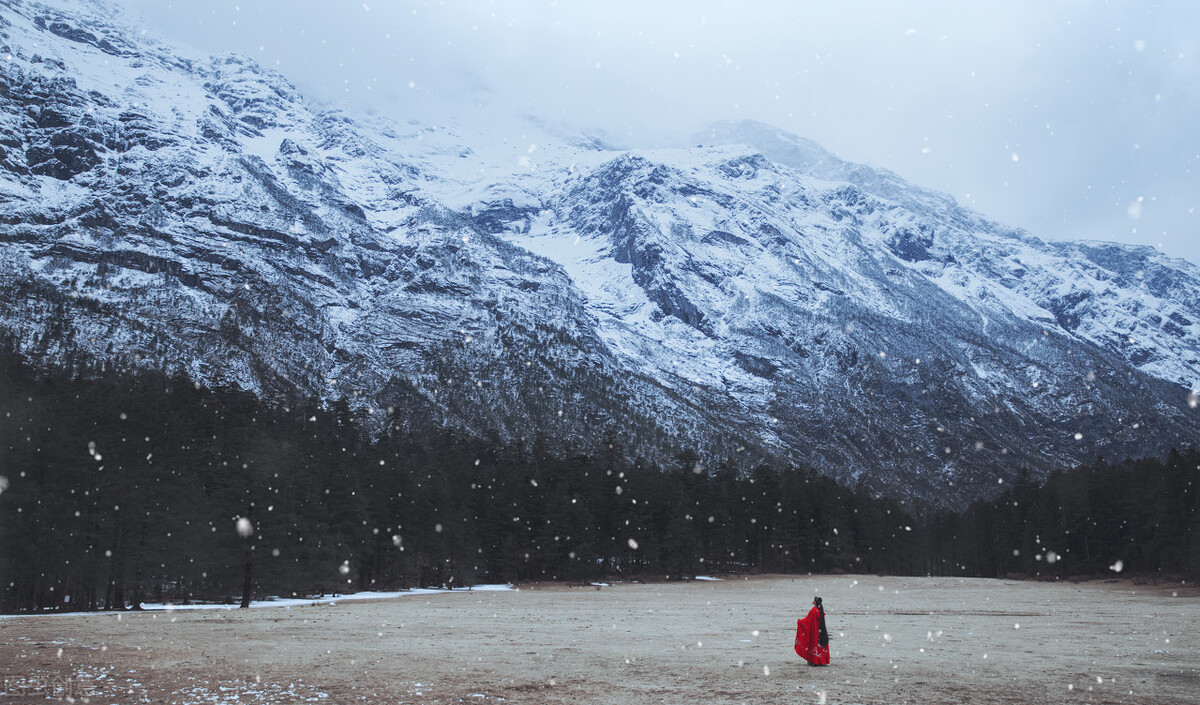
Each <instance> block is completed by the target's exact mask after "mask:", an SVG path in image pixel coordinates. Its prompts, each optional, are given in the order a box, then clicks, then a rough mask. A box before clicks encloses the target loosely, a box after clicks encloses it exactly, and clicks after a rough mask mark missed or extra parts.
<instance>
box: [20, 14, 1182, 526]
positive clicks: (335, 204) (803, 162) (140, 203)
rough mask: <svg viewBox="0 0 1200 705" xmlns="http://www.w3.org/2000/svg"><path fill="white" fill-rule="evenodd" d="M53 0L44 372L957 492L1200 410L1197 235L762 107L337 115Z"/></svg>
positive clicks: (37, 290) (41, 321)
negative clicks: (683, 120)
mask: <svg viewBox="0 0 1200 705" xmlns="http://www.w3.org/2000/svg"><path fill="white" fill-rule="evenodd" d="M56 7H57V9H55V8H52V7H48V6H46V5H41V4H38V3H34V2H28V1H26V0H0V59H2V63H0V122H2V123H3V127H4V131H3V134H4V138H3V139H0V242H3V249H2V250H0V299H2V300H3V302H4V305H3V307H2V311H0V329H2V330H3V332H4V334H5V335H6V336H8V337H10V338H11V340H12V345H13V346H15V347H16V348H17V349H18V350H19V351H20V352H22V353H23V354H24V355H26V356H27V357H29V358H31V359H34V360H37V361H39V362H41V363H42V364H55V365H67V366H73V367H100V366H103V367H105V368H107V367H110V366H117V367H121V368H156V369H163V370H167V371H170V372H182V373H184V374H187V375H189V376H191V377H192V378H194V379H196V380H197V381H199V382H204V383H206V384H218V385H219V384H227V385H234V386H237V387H240V388H244V389H249V390H253V391H255V392H257V393H258V394H260V395H262V396H264V397H267V398H270V399H275V400H279V401H286V400H287V399H290V398H294V397H296V396H315V397H318V398H321V399H324V400H327V401H334V400H339V399H345V400H347V401H348V402H349V403H350V405H351V407H352V408H354V409H356V410H357V411H358V412H359V413H360V414H361V415H362V417H363V418H364V419H365V421H366V423H367V424H368V425H369V426H370V427H372V428H374V429H379V428H380V427H382V426H383V425H384V424H385V423H387V424H395V425H403V426H405V427H408V428H412V429H427V428H436V427H455V428H461V429H464V430H465V431H467V432H470V433H474V434H478V435H481V436H491V435H494V436H496V437H498V438H500V439H504V440H508V441H516V440H519V439H522V438H524V439H530V438H532V437H539V438H544V439H547V442H549V443H550V444H551V445H552V446H554V447H555V448H556V450H558V451H560V452H566V451H569V450H587V449H590V448H594V447H597V446H599V445H600V444H601V443H606V442H608V441H610V440H612V441H616V442H619V443H620V444H621V445H622V446H623V447H624V448H625V449H626V451H627V452H629V453H631V454H640V455H642V456H644V457H647V458H653V459H657V460H660V461H666V460H669V459H670V458H671V457H672V456H673V455H674V454H675V453H676V452H678V451H679V450H681V449H683V448H693V449H699V450H700V451H702V452H703V453H704V454H705V455H706V456H707V457H709V458H711V459H712V460H714V461H719V460H725V459H729V460H731V461H733V462H736V463H738V464H740V465H741V466H743V467H745V466H747V465H749V464H752V463H754V462H758V461H761V460H769V461H773V462H798V463H806V464H809V465H812V466H814V467H816V468H818V469H820V470H821V471H823V472H826V473H828V474H830V475H833V476H836V477H839V478H841V479H843V480H846V481H861V482H864V483H866V485H867V486H869V487H872V488H874V489H876V490H878V491H883V492H888V493H891V494H894V495H897V496H909V497H916V498H920V499H923V500H925V501H930V502H934V503H937V504H944V505H952V506H953V505H961V504H962V503H963V502H965V501H967V500H969V499H970V498H972V497H975V496H978V495H980V494H984V493H987V492H989V491H991V490H992V489H994V488H995V487H997V486H998V482H997V481H998V480H1006V479H1009V478H1013V477H1015V476H1016V475H1017V474H1018V473H1019V472H1020V470H1021V469H1022V468H1026V467H1027V468H1030V469H1031V470H1033V471H1034V473H1035V474H1037V473H1043V472H1046V471H1047V470H1048V469H1050V468H1052V467H1056V466H1061V465H1064V464H1069V463H1073V462H1079V461H1084V460H1091V459H1093V458H1094V456H1095V455H1096V454H1105V455H1108V456H1112V455H1118V456H1123V455H1144V454H1149V453H1156V452H1159V451H1162V450H1164V449H1165V448H1167V447H1169V446H1170V445H1172V444H1177V443H1181V442H1189V441H1191V440H1192V439H1195V438H1196V437H1197V431H1198V430H1200V413H1198V412H1197V411H1196V410H1195V409H1193V408H1191V407H1189V405H1188V399H1187V394H1188V389H1187V387H1189V386H1191V387H1193V388H1194V387H1195V386H1196V385H1197V383H1198V382H1200V337H1198V336H1200V301H1198V299H1197V297H1198V296H1200V293H1198V292H1200V270H1198V269H1197V268H1196V267H1195V266H1193V265H1190V264H1188V263H1186V262H1182V261H1179V260H1171V259H1169V258H1166V257H1163V256H1161V255H1159V254H1157V253H1155V252H1153V251H1149V250H1144V249H1136V248H1130V247H1125V246H1119V245H1111V244H1095V243H1045V242H1042V241H1040V240H1038V239H1037V238H1034V237H1032V236H1030V235H1028V234H1026V233H1023V232H1020V231H1015V230H1012V229H1010V228H1005V227H1003V226H1000V225H997V224H995V223H992V222H990V221H988V220H987V219H986V218H984V217H982V216H980V215H979V214H977V213H974V212H972V211H969V210H967V209H963V208H961V207H959V206H958V205H957V204H956V203H954V201H953V199H951V198H949V197H948V196H944V195H942V194H937V193H933V192H929V191H925V190H922V189H919V188H917V187H915V186H912V185H910V184H907V183H906V182H904V181H903V180H902V179H900V178H899V177H897V176H896V175H894V174H891V173H890V172H886V171H881V170H876V169H873V168H871V167H867V166H862V165H854V164H849V163H846V162H843V161H841V160H839V159H837V158H836V157H834V156H833V155H831V154H829V153H828V152H826V151H825V150H823V149H821V148H820V147H819V146H818V145H816V144H815V143H812V142H810V141H807V140H803V139H801V138H798V137H795V136H793V135H789V134H787V133H784V132H781V131H779V130H776V129H775V128H770V127H768V126H764V125H760V124H757V123H745V122H743V123H720V124H717V125H714V126H712V127H710V128H709V129H708V130H706V131H705V132H704V133H702V134H701V135H700V136H698V137H697V138H696V140H695V141H694V142H690V143H689V144H688V146H687V147H683V148H677V149H661V150H633V151H623V150H617V149H615V148H613V147H611V146H610V145H607V144H605V143H604V142H603V141H602V140H599V139H595V138H594V137H591V136H588V135H586V134H583V133H579V132H575V131H572V130H571V129H570V128H568V127H565V126H559V125H554V124H551V123H547V122H545V121H539V120H537V119H533V118H529V117H509V118H503V117H500V118H498V117H496V116H487V117H486V118H479V117H475V116H473V115H472V114H471V113H468V112H463V113H460V114H453V113H448V114H447V115H446V116H445V118H444V119H441V120H435V121H429V120H425V121H418V120H415V119H412V120H403V119H402V120H391V119H388V118H385V117H381V116H363V115H355V114H351V113H348V112H346V111H342V110H327V109H321V108H318V107H314V106H312V105H310V104H309V103H308V102H307V101H306V100H305V98H304V97H303V96H302V95H300V93H299V92H298V91H297V90H296V89H295V88H294V87H292V86H291V85H290V84H289V83H288V82H287V81H286V80H285V79H284V78H283V77H282V76H280V75H278V74H276V73H274V72H271V71H267V70H264V69H262V68H261V67H259V66H257V65H256V64H254V63H253V62H251V61H249V60H247V59H244V58H241V57H236V56H226V57H209V56H204V55H201V54H198V53H196V52H193V51H191V50H187V49H184V48H180V47H172V46H168V45H165V44H161V43H159V42H156V41H155V40H153V39H152V38H148V37H146V36H144V35H143V34H141V33H140V32H138V31H137V30H135V29H131V28H129V27H128V26H126V24H127V23H125V21H124V20H122V19H121V16H120V13H119V12H115V11H109V10H111V8H107V6H106V5H105V4H104V3H103V2H99V1H96V2H90V3H87V4H80V5H61V4H60V5H58V6H56ZM697 145H698V146H697Z"/></svg>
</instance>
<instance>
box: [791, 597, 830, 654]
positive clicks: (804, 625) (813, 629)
mask: <svg viewBox="0 0 1200 705" xmlns="http://www.w3.org/2000/svg"><path fill="white" fill-rule="evenodd" d="M820 633H821V612H820V611H819V610H818V609H817V608H816V607H813V608H812V609H811V610H809V611H808V615H807V616H806V617H805V618H804V619H797V620H796V653H797V654H799V655H800V657H801V658H803V659H804V660H805V661H808V662H809V663H811V664H812V665H814V666H828V665H829V645H828V644H826V645H825V646H821V645H820V644H819V643H818V639H819V635H820Z"/></svg>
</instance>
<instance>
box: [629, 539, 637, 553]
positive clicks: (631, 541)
mask: <svg viewBox="0 0 1200 705" xmlns="http://www.w3.org/2000/svg"><path fill="white" fill-rule="evenodd" d="M627 543H628V544H629V547H630V548H632V549H633V550H635V551H636V550H637V547H638V542H637V540H635V539H629V541H628V542H627Z"/></svg>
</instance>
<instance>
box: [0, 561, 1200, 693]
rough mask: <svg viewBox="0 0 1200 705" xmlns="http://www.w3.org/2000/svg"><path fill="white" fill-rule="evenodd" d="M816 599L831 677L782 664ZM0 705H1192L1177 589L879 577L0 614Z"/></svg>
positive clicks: (1198, 669) (1191, 656)
mask: <svg viewBox="0 0 1200 705" xmlns="http://www.w3.org/2000/svg"><path fill="white" fill-rule="evenodd" d="M814 594H819V595H820V596H821V597H822V598H824V601H825V606H826V611H827V624H828V626H829V630H830V633H831V636H832V643H831V647H832V661H833V662H832V664H831V666H829V667H827V668H812V667H809V666H808V665H806V664H805V663H804V662H803V661H801V660H800V659H799V658H798V657H797V656H796V655H795V653H794V652H793V651H792V640H793V636H794V633H795V625H796V618H797V617H798V616H800V615H802V614H803V613H804V612H806V611H807V609H808V606H809V604H810V603H811V601H812V596H813V595H814ZM0 676H3V677H4V682H3V684H0V688H3V690H2V691H0V705H3V704H5V703H10V702H12V703H20V702H46V698H47V696H51V697H62V696H71V697H72V698H73V699H74V700H75V701H77V702H80V701H82V702H90V703H125V702H150V703H208V702H222V703H233V702H241V703H300V702H323V703H360V702H368V703H459V702H465V703H499V702H507V703H560V702H563V703H689V704H694V703H756V704H757V703H922V704H930V703H964V702H967V703H971V704H972V705H983V704H986V703H1075V702H1078V703H1127V702H1137V703H1147V702H1151V703H1156V704H1162V703H1188V704H1189V705H1193V704H1194V703H1197V702H1200V591H1197V590H1196V589H1195V588H1193V587H1192V586H1190V585H1157V586H1151V585H1135V584H1133V583H1130V582H1120V583H1100V582H1091V583H1082V584H1071V583H1057V584H1055V583H1025V582H1012V581H998V580H958V579H946V578H942V579H938V578H932V579H931V578H882V577H871V576H836V577H830V576H817V577H791V576H760V577H752V578H749V579H743V578H736V579H729V580H725V581H722V582H690V583H661V584H614V585H611V586H608V587H603V588H596V587H569V586H566V585H532V586H525V587H522V588H521V589H520V590H517V591H512V592H460V593H447V594H438V595H414V596H408V597H402V598H399V599H392V600H382V601H375V602H343V603H339V604H334V605H320V606H305V607H292V608H290V609H284V608H276V607H272V608H262V609H256V610H249V611H197V612H175V613H159V614H130V613H126V614H122V615H116V614H104V615H89V616H62V617H54V616H45V617H37V618H14V619H0Z"/></svg>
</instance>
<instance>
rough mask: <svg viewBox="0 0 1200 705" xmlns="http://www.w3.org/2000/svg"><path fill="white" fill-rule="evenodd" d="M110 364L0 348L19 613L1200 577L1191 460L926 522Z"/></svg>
mask: <svg viewBox="0 0 1200 705" xmlns="http://www.w3.org/2000/svg"><path fill="white" fill-rule="evenodd" d="M96 373H97V371H95V370H91V371H88V374H72V373H67V372H57V373H52V374H47V373H35V372H34V371H33V370H31V369H30V368H29V367H28V366H26V365H25V364H23V363H22V362H21V361H20V360H19V359H18V358H17V357H16V356H14V355H11V354H9V355H3V356H0V610H3V611H5V612H14V611H28V610H44V609H69V610H87V609H124V608H137V607H138V606H139V605H141V604H142V603H143V602H163V601H167V602H177V603H182V602H188V601H193V600H204V601H223V602H230V603H238V602H243V601H246V600H249V599H251V598H252V597H253V598H261V597H266V596H271V595H284V596H293V595H298V596H305V595H314V594H321V593H330V592H349V591H356V590H368V589H375V590H383V589H397V588H404V587H413V586H459V585H471V584H476V583H485V582H489V583H490V582H521V581H531V580H564V581H583V580H589V579H595V578H637V577H642V576H653V577H656V578H662V577H668V578H686V577H691V576H695V575H697V574H706V573H726V572H751V571H753V572H792V573H807V572H825V573H827V572H862V573H889V574H925V573H934V574H954V575H984V576H994V575H1005V574H1010V573H1026V574H1030V575H1033V574H1037V573H1041V574H1043V575H1047V574H1062V575H1064V576H1065V575H1071V574H1075V573H1084V572H1092V573H1100V572H1106V571H1109V566H1110V565H1112V564H1113V563H1114V561H1115V560H1123V561H1124V568H1125V569H1126V570H1129V571H1142V572H1153V571H1160V572H1163V571H1165V572H1172V573H1189V574H1196V573H1198V572H1200V541H1198V538H1197V537H1198V535H1200V531H1197V512H1196V501H1195V494H1196V492H1195V490H1194V489H1193V488H1192V484H1191V483H1192V482H1193V480H1194V479H1195V478H1196V477H1197V476H1198V471H1197V466H1198V465H1200V458H1198V457H1197V455H1196V453H1194V452H1188V453H1185V454H1175V455H1172V456H1171V458H1169V459H1168V460H1167V461H1166V462H1165V463H1161V462H1151V461H1145V462H1136V463H1134V462H1130V463H1124V464H1121V465H1117V466H1108V465H1103V464H1101V465H1097V466H1096V467H1095V468H1088V469H1080V470H1076V471H1072V472H1069V473H1062V474H1056V475H1054V476H1053V477H1052V478H1051V479H1050V481H1049V482H1048V483H1047V485H1046V486H1045V487H1044V488H1039V487H1037V486H1034V485H1032V484H1029V483H1023V484H1021V485H1020V486H1018V487H1016V488H1015V489H1014V490H1012V491H1010V492H1009V493H1008V494H1006V495H1004V496H1002V497H1000V498H998V499H996V500H994V501H991V502H981V503H978V504H976V505H973V506H972V507H971V508H970V510H968V511H967V512H965V513H963V514H937V515H932V516H928V517H922V518H919V519H918V518H914V517H913V514H912V513H911V512H909V511H907V509H906V507H905V505H903V504H901V503H899V502H897V501H894V500H891V499H886V498H879V497H876V496H874V495H873V494H872V493H870V492H868V491H866V490H865V489H862V488H859V489H848V488H845V487H842V486H840V485H838V484H836V483H835V482H833V481H832V480H829V479H828V478H824V477H821V476H819V475H817V474H815V473H813V472H812V471H809V470H806V469H803V468H784V469H779V468H770V467H765V466H758V467H739V466H737V465H736V464H734V463H732V462H724V463H720V462H718V463H714V464H708V463H707V462H701V459H700V458H698V457H697V456H696V455H694V454H692V453H689V452H684V453H681V454H680V455H678V456H677V457H676V458H675V459H674V461H673V462H672V463H670V464H668V466H667V467H660V466H657V465H654V464H649V463H644V462H636V461H629V460H627V459H626V458H625V454H624V453H623V449H622V448H621V446H620V442H619V439H615V438H614V439H611V442H610V443H608V444H607V446H608V450H606V451H604V452H602V453H599V454H595V455H588V456H583V455H578V456H573V457H556V456H554V455H552V454H550V453H548V452H545V450H544V449H543V448H541V447H540V443H539V442H538V441H536V440H532V441H530V442H529V443H528V444H521V445H512V444H508V445H505V444H501V443H497V442H487V441H483V440H478V439H467V438H463V437H460V436H457V435H455V434H453V433H451V432H445V433H441V434H436V435H431V436H421V437H417V436H412V435H408V434H400V433H396V434H393V435H385V436H384V437H382V438H379V439H376V440H367V439H365V438H364V437H363V434H362V432H361V430H360V429H361V428H362V424H361V423H360V421H361V419H355V418H354V417H353V416H352V414H351V413H350V411H349V409H348V407H347V406H346V405H344V404H342V405H334V406H333V407H332V408H329V407H327V406H322V405H319V404H317V403H315V402H309V403H296V404H292V405H290V406H288V407H287V408H272V407H268V406H265V405H263V404H262V403H260V402H258V401H257V400H256V399H255V398H254V397H253V396H251V395H249V394H246V393H242V392H233V391H223V390H210V389H205V388H197V387H196V386H195V385H193V384H192V383H191V382H190V381H188V380H186V379H183V378H170V377H163V376H158V375H153V374H140V375H138V376H128V375H116V374H112V373H109V374H99V375H98V374H96ZM1014 550H1015V551H1016V553H1014ZM1048 551H1053V552H1054V560H1053V562H1051V561H1050V560H1048V559H1047V555H1049V554H1048V553H1047V552H1048ZM1059 556H1061V558H1059ZM1110 574H1111V573H1110Z"/></svg>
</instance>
